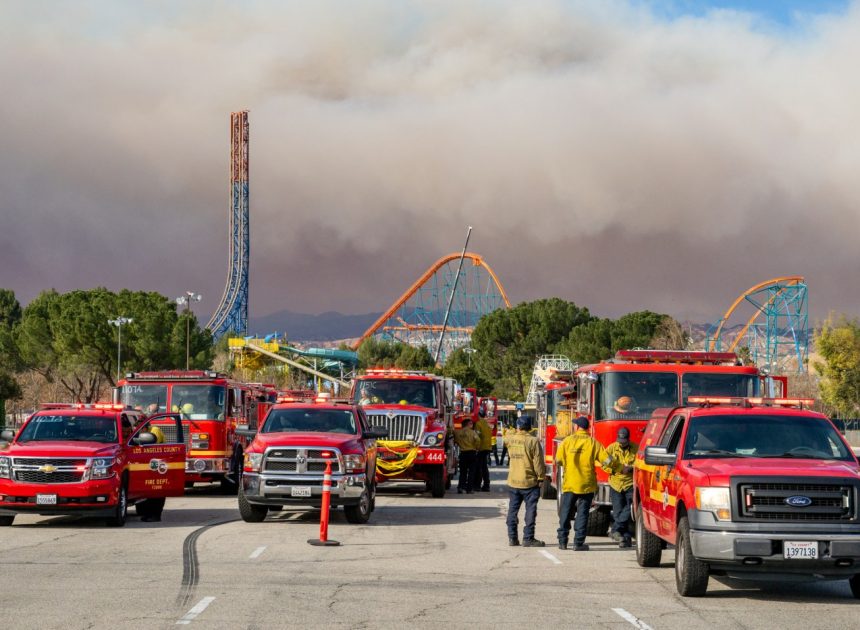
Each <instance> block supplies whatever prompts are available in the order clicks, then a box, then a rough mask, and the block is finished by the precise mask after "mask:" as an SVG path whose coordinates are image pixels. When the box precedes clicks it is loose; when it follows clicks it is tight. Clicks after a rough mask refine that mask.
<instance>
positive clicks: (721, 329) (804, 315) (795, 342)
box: [706, 276, 809, 371]
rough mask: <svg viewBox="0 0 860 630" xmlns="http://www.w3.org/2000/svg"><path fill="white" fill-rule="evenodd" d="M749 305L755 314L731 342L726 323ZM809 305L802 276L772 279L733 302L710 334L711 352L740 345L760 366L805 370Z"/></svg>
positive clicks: (778, 369) (734, 335)
mask: <svg viewBox="0 0 860 630" xmlns="http://www.w3.org/2000/svg"><path fill="white" fill-rule="evenodd" d="M744 303H749V304H752V305H753V306H754V307H755V311H754V312H753V313H752V315H751V316H750V317H749V318H748V319H747V320H746V323H745V324H744V325H743V326H741V328H740V329H739V330H738V331H737V332H736V333H735V332H734V331H732V332H731V334H730V335H729V336H730V340H728V339H724V337H725V336H726V332H727V331H729V330H730V329H729V328H728V327H727V326H726V323H727V322H728V321H729V319H730V318H731V317H732V315H734V314H735V312H736V311H737V310H738V309H739V307H740V306H741V305H742V304H744ZM808 309H809V303H808V300H807V286H806V283H805V281H804V278H803V277H802V276H782V277H779V278H772V279H771V280H767V281H765V282H761V283H759V284H757V285H755V286H752V287H750V288H749V289H747V290H746V291H744V292H743V293H741V295H740V296H738V298H737V299H736V300H735V301H734V302H733V303H732V305H731V306H730V307H729V309H728V310H727V311H726V313H725V315H723V317H722V319H720V321H719V322H718V323H717V324H716V325H715V327H714V328H713V329H712V332H710V333H709V334H708V339H707V342H706V347H707V349H708V350H712V351H714V350H717V351H719V350H723V349H725V350H726V351H728V352H734V351H735V350H736V349H738V348H739V347H741V346H746V347H748V348H749V350H750V355H751V358H752V359H753V361H755V363H756V364H757V365H759V366H760V367H768V368H769V369H771V370H776V371H805V370H806V359H807V356H808V354H809V315H808Z"/></svg>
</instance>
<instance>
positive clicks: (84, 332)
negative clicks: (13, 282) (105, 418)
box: [0, 288, 213, 418]
mask: <svg viewBox="0 0 860 630" xmlns="http://www.w3.org/2000/svg"><path fill="white" fill-rule="evenodd" d="M118 317H127V318H130V319H131V320H132V321H131V322H130V323H127V324H124V325H123V326H122V338H121V343H120V338H119V332H120V331H119V330H118V329H117V327H116V326H115V325H113V324H111V323H109V320H116V319H117V318H118ZM186 330H188V331H189V334H188V339H187V341H188V347H189V358H190V361H189V364H190V367H192V368H196V369H203V368H208V367H209V366H210V365H211V364H212V359H213V344H212V336H211V334H210V332H209V331H208V330H206V329H202V328H201V327H200V325H199V323H198V322H197V318H196V317H195V315H194V313H193V312H190V311H188V312H185V311H179V310H177V305H176V303H175V302H174V301H173V300H170V299H169V298H167V297H165V296H163V295H161V294H159V293H154V292H146V291H129V290H125V289H124V290H122V291H119V292H117V293H114V292H112V291H108V290H107V289H105V288H96V289H89V290H79V291H70V292H68V293H62V294H61V293H57V292H56V291H54V290H50V291H44V292H42V293H41V294H40V295H39V296H38V297H37V298H36V299H34V300H33V301H32V302H30V303H29V304H28V305H27V306H26V307H24V308H21V305H20V303H19V302H18V300H17V299H16V297H15V294H14V292H12V291H10V290H8V289H0V400H9V399H15V398H18V397H20V396H21V387H20V384H19V383H18V380H19V379H20V377H21V375H23V374H25V373H31V374H35V375H38V376H39V377H40V378H41V379H42V380H43V381H44V382H45V383H47V384H56V385H57V386H58V387H59V390H60V391H61V392H62V393H64V394H65V395H66V398H67V399H68V400H75V401H81V402H92V401H94V400H96V399H98V398H99V397H100V395H103V394H104V391H105V390H106V389H107V388H109V387H110V386H113V385H115V384H116V374H117V368H119V372H120V374H123V373H124V372H125V371H128V370H156V369H174V368H184V367H185V359H186V356H185V355H186ZM118 346H119V348H118ZM118 349H119V355H120V358H119V360H120V361H121V364H120V365H119V366H118V365H117V359H118V357H117V350H118ZM0 411H2V410H0ZM0 418H3V415H0Z"/></svg>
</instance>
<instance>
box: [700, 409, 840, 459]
mask: <svg viewBox="0 0 860 630" xmlns="http://www.w3.org/2000/svg"><path fill="white" fill-rule="evenodd" d="M684 457H685V458H691V459H696V458H699V459H701V458H711V457H771V458H786V459H789V458H799V459H836V460H841V461H853V460H854V457H853V455H852V454H851V453H850V452H849V450H848V448H847V447H846V446H845V444H844V443H843V441H842V440H841V439H840V438H839V435H838V433H837V432H836V429H834V428H833V426H832V425H831V424H830V423H829V422H828V421H827V420H824V419H821V418H810V417H803V416H764V415H763V416H757V415H729V414H726V415H719V416H700V417H693V418H692V420H691V422H690V427H689V428H688V429H687V440H686V443H685V446H684Z"/></svg>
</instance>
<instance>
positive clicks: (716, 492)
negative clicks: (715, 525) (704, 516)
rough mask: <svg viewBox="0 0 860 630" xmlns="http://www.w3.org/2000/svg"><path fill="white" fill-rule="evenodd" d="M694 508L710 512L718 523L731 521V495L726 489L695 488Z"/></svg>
mask: <svg viewBox="0 0 860 630" xmlns="http://www.w3.org/2000/svg"><path fill="white" fill-rule="evenodd" d="M696 508H697V509H699V510H702V511H703V512H711V513H712V514H714V516H716V517H717V520H718V521H730V520H732V503H731V495H730V493H729V489H728V488H710V487H701V488H696Z"/></svg>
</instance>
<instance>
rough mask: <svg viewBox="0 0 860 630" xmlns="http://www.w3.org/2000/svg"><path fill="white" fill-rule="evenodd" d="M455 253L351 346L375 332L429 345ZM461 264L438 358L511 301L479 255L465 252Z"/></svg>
mask: <svg viewBox="0 0 860 630" xmlns="http://www.w3.org/2000/svg"><path fill="white" fill-rule="evenodd" d="M460 256H461V254H460V253H454V254H448V255H447V256H443V257H442V258H440V259H439V260H437V261H436V262H435V263H433V265H431V266H430V268H429V269H428V270H427V271H425V272H424V274H423V275H422V276H421V277H420V278H418V280H416V281H415V282H414V283H413V284H412V286H411V287H409V288H408V289H407V290H406V291H405V292H404V293H403V295H401V296H400V297H399V298H398V299H397V300H396V301H395V302H394V304H392V305H391V307H390V308H389V309H388V310H387V311H385V313H383V314H382V315H381V316H380V317H379V319H377V320H376V321H375V322H374V323H373V325H372V326H371V327H370V328H368V329H367V331H365V333H364V334H363V335H362V336H361V338H360V339H359V340H358V342H357V343H356V344H355V348H358V347H359V346H360V345H361V344H362V343H363V342H364V341H365V340H366V339H368V338H369V337H372V336H379V337H380V338H383V339H390V340H397V341H402V342H405V343H408V344H410V345H423V346H426V347H427V348H431V349H432V348H433V346H434V344H435V342H436V341H437V340H438V336H439V333H440V331H441V330H442V324H443V319H444V315H445V309H446V305H447V302H448V299H449V297H450V296H451V290H452V287H454V284H455V283H454V280H455V278H456V274H457V263H458V262H459V260H460ZM464 258H465V259H466V260H468V261H470V262H471V263H472V264H471V265H465V266H464V267H463V269H462V271H461V273H460V279H459V281H458V282H457V283H456V287H457V288H456V292H455V293H454V299H453V302H452V307H451V314H450V318H449V322H448V325H447V327H446V329H445V330H446V338H445V343H444V344H443V351H442V357H443V358H444V357H446V356H447V354H448V353H450V352H451V350H453V349H455V348H457V347H460V346H464V345H468V343H469V341H470V340H471V334H472V330H474V328H475V325H476V324H477V323H478V320H479V319H480V318H481V317H483V316H484V315H486V314H487V313H491V312H493V311H495V310H497V309H499V308H510V306H511V302H510V300H509V299H508V295H507V293H505V289H504V287H503V286H502V283H501V282H500V281H499V278H498V276H496V274H495V272H494V271H493V269H492V268H491V267H490V266H489V265H488V264H487V262H486V261H485V260H484V259H483V257H481V256H480V255H479V254H475V253H471V252H467V253H466V254H465V256H464Z"/></svg>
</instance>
